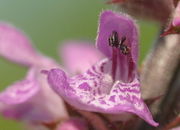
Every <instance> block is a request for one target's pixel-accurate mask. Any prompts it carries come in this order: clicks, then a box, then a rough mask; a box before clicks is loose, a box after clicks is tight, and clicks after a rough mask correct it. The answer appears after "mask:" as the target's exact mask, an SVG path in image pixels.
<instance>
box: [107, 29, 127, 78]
mask: <svg viewBox="0 0 180 130" xmlns="http://www.w3.org/2000/svg"><path fill="white" fill-rule="evenodd" d="M125 41H126V37H125V36H123V37H122V38H121V39H119V36H118V33H117V32H116V31H112V33H111V35H110V36H109V38H108V42H109V46H111V47H112V78H113V80H114V81H115V78H116V73H117V72H116V71H117V64H118V63H117V62H118V61H117V60H118V53H120V52H121V53H122V54H123V55H128V54H129V52H130V48H129V47H128V46H127V45H126V44H125ZM124 58H125V57H124ZM120 70H121V69H120Z"/></svg>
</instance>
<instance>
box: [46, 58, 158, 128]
mask: <svg viewBox="0 0 180 130" xmlns="http://www.w3.org/2000/svg"><path fill="white" fill-rule="evenodd" d="M108 62H109V61H107V60H103V61H101V62H99V63H98V64H96V65H95V66H92V68H91V69H89V70H87V71H86V72H85V73H84V74H82V75H77V76H75V77H72V78H67V77H66V74H65V73H64V72H63V71H62V70H59V69H52V70H51V71H50V72H49V74H48V82H49V84H50V85H51V86H52V88H53V89H54V90H55V91H56V92H57V94H59V95H60V96H61V97H63V99H65V100H66V101H67V102H68V103H69V104H71V105H73V106H74V107H76V108H78V109H82V110H88V111H94V112H102V113H109V114H120V113H122V112H130V113H134V114H136V115H138V116H139V117H141V118H142V119H144V120H145V121H147V122H148V123H149V124H151V125H153V126H157V125H158V124H157V123H156V122H154V121H153V119H152V116H151V113H150V112H149V110H148V108H147V106H146V105H145V104H144V102H143V100H142V99H141V93H140V84H139V81H138V80H137V78H135V79H134V80H133V81H132V82H130V83H123V82H121V81H116V82H113V80H112V77H111V75H110V74H109V73H108V72H106V70H107V69H105V68H106V65H107V64H108Z"/></svg>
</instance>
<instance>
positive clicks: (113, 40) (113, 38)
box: [108, 31, 119, 48]
mask: <svg viewBox="0 0 180 130" xmlns="http://www.w3.org/2000/svg"><path fill="white" fill-rule="evenodd" d="M108 40H109V46H112V47H116V48H117V47H118V45H119V38H118V33H117V32H116V31H113V32H112V34H111V35H110V36H109V39H108Z"/></svg>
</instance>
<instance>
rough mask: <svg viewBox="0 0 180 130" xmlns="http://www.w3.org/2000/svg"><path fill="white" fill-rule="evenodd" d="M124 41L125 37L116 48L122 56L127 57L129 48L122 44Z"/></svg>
mask: <svg viewBox="0 0 180 130" xmlns="http://www.w3.org/2000/svg"><path fill="white" fill-rule="evenodd" d="M125 41H126V37H122V39H121V40H120V42H119V46H118V48H119V49H120V50H121V52H122V53H123V54H124V55H127V54H129V52H130V48H129V47H128V46H127V45H125V44H124V42H125Z"/></svg>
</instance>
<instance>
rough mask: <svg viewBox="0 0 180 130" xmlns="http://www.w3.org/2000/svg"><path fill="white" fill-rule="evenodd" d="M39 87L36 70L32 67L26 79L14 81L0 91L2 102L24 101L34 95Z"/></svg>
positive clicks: (14, 102) (16, 102) (0, 100)
mask: <svg viewBox="0 0 180 130" xmlns="http://www.w3.org/2000/svg"><path fill="white" fill-rule="evenodd" d="M39 89H40V88H39V84H38V82H37V80H36V77H35V72H34V70H33V69H31V70H30V71H29V72H28V74H27V77H26V78H25V79H24V80H22V81H19V82H16V83H14V84H13V85H11V86H9V87H8V88H7V89H6V90H5V91H3V92H1V93H0V102H2V103H5V104H19V103H23V102H25V101H26V100H28V99H29V98H31V97H32V96H34V95H35V94H36V93H37V92H38V91H39Z"/></svg>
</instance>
